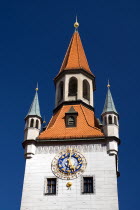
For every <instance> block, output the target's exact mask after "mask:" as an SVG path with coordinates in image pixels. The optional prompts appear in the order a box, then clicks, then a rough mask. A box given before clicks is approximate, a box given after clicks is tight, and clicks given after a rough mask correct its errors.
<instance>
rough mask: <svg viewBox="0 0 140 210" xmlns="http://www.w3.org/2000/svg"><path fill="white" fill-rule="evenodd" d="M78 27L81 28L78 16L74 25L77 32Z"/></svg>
mask: <svg viewBox="0 0 140 210" xmlns="http://www.w3.org/2000/svg"><path fill="white" fill-rule="evenodd" d="M78 27H79V23H78V21H77V15H76V21H75V23H74V28H75V30H77V29H78Z"/></svg>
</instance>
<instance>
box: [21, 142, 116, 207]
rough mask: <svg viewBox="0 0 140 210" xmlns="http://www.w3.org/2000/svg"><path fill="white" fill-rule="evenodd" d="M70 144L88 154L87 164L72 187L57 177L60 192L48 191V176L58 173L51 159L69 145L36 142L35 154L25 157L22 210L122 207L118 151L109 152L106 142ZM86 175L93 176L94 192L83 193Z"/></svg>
mask: <svg viewBox="0 0 140 210" xmlns="http://www.w3.org/2000/svg"><path fill="white" fill-rule="evenodd" d="M70 145H71V147H72V148H76V149H77V150H79V152H80V153H81V154H83V155H84V157H85V158H86V161H87V167H86V170H85V171H84V173H83V174H82V175H81V176H79V177H78V178H76V179H73V180H71V182H72V187H71V189H69V190H68V189H67V187H66V183H67V182H68V180H62V179H57V194H56V195H45V183H46V181H45V180H46V178H50V177H52V178H53V177H55V175H54V174H53V173H52V170H51V162H52V160H53V158H54V157H55V155H56V154H57V153H58V152H59V151H60V150H63V149H66V148H68V147H69V145H68V144H67V146H66V144H62V143H61V144H59V145H58V144H56V145H55V143H53V144H51V145H49V144H46V145H44V146H43V145H42V146H37V148H36V151H35V155H33V157H32V158H30V159H26V167H25V177H24V184H23V194H22V203H21V209H20V210H71V209H74V210H118V209H119V207H118V193H117V178H116V160H115V155H111V156H110V155H109V154H108V153H107V145H105V144H101V143H99V144H93V143H91V142H90V143H84V144H79V145H76V144H74V143H70ZM34 149H35V148H34ZM83 176H93V178H94V193H91V194H83V193H82V186H83V182H82V181H83Z"/></svg>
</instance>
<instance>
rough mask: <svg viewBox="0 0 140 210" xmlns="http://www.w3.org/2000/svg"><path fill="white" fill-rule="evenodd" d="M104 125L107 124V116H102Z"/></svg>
mask: <svg viewBox="0 0 140 210" xmlns="http://www.w3.org/2000/svg"><path fill="white" fill-rule="evenodd" d="M104 125H107V118H106V117H105V118H104Z"/></svg>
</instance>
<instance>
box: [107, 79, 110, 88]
mask: <svg viewBox="0 0 140 210" xmlns="http://www.w3.org/2000/svg"><path fill="white" fill-rule="evenodd" d="M107 87H108V88H110V83H109V80H108V84H107Z"/></svg>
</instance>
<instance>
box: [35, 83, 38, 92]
mask: <svg viewBox="0 0 140 210" xmlns="http://www.w3.org/2000/svg"><path fill="white" fill-rule="evenodd" d="M35 90H36V91H38V82H37V85H36V89H35Z"/></svg>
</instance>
